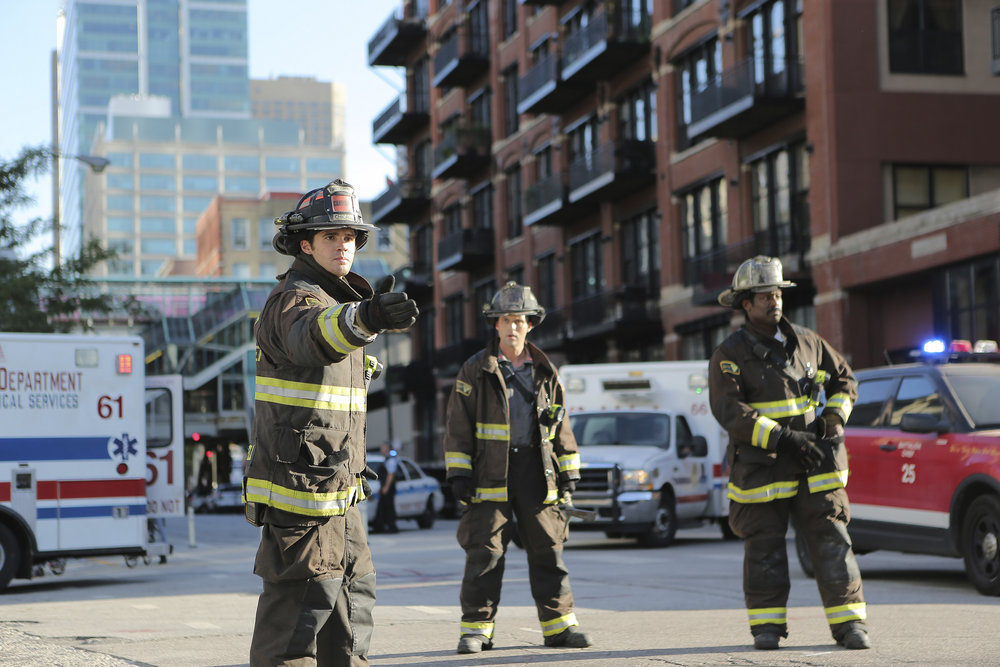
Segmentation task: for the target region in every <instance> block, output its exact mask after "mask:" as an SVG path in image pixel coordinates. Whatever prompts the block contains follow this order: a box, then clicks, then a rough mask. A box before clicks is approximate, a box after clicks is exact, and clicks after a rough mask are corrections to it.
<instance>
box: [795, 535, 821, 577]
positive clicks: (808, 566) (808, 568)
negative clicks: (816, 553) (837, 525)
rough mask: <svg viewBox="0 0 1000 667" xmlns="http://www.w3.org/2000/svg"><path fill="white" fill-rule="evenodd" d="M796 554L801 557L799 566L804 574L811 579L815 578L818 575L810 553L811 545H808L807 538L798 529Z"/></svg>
mask: <svg viewBox="0 0 1000 667" xmlns="http://www.w3.org/2000/svg"><path fill="white" fill-rule="evenodd" d="M795 555H796V556H798V557H799V567H801V568H802V574H804V575H806V576H807V577H809V578H810V579H814V578H815V577H816V568H814V567H813V562H812V557H811V556H810V555H809V547H807V546H806V538H804V537H803V536H802V533H800V532H799V531H797V530H796V531H795Z"/></svg>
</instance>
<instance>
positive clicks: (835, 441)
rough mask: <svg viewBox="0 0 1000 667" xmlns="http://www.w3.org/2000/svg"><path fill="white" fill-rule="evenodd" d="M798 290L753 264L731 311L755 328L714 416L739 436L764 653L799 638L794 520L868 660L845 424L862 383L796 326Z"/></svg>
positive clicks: (747, 557) (768, 263)
mask: <svg viewBox="0 0 1000 667" xmlns="http://www.w3.org/2000/svg"><path fill="white" fill-rule="evenodd" d="M794 286H795V283H793V282H789V281H787V280H783V279H782V271H781V262H780V261H779V260H778V259H775V258H772V257H764V256H757V257H754V258H753V259H749V260H747V261H745V262H744V263H743V264H741V265H740V267H739V268H738V269H737V271H736V274H735V275H734V276H733V283H732V287H731V288H730V289H727V290H726V291H724V292H723V293H722V294H721V295H719V303H720V304H721V305H723V306H726V307H729V308H734V309H736V310H740V311H742V312H743V313H744V314H745V315H746V324H744V326H743V327H742V328H741V329H740V330H739V331H736V332H735V333H733V334H730V336H729V337H728V338H726V339H725V340H724V341H723V342H722V344H720V345H719V346H718V348H716V350H715V352H714V353H713V354H712V359H711V361H710V362H709V391H710V402H711V405H712V414H714V415H715V418H716V419H717V420H718V421H719V423H720V424H721V425H722V427H723V428H725V429H726V430H727V431H728V432H729V447H728V451H727V456H728V458H729V465H730V476H729V500H730V501H731V502H730V504H729V525H730V526H731V527H732V529H733V532H735V533H736V534H737V535H738V536H740V537H742V538H743V545H744V557H743V593H744V597H745V599H746V606H747V612H748V614H749V618H750V632H751V633H752V634H753V638H754V648H757V649H776V648H778V643H779V641H780V639H781V638H782V637H787V636H788V618H787V617H788V610H787V606H786V605H787V603H788V592H789V588H790V584H789V577H788V553H787V548H786V544H785V534H786V533H787V531H788V521H789V517H790V518H791V520H792V522H793V524H794V526H795V530H796V531H797V532H800V533H801V534H802V535H803V536H804V537H805V542H806V545H807V546H808V549H809V555H810V557H811V559H812V562H813V566H814V568H815V572H816V584H817V586H818V587H819V592H820V597H821V598H822V600H823V607H824V611H825V612H826V618H827V621H828V622H829V625H830V632H831V633H832V634H833V638H834V639H835V640H836V641H837V643H838V644H840V645H842V646H844V647H846V648H849V649H866V648H869V646H870V643H869V640H868V632H867V629H866V627H865V618H866V615H867V611H866V606H865V600H864V596H863V595H862V590H861V572H860V570H859V569H858V564H857V562H856V561H855V558H854V551H853V550H852V548H851V539H850V537H849V536H848V534H847V523H848V521H849V519H850V507H849V505H848V500H847V492H846V490H845V488H844V487H845V486H846V484H847V474H848V473H847V451H846V448H845V447H844V424H845V423H846V421H847V418H848V416H849V415H850V414H851V407H852V406H853V404H854V400H855V399H856V398H857V387H858V384H857V381H856V380H855V379H854V375H853V373H852V372H851V369H850V367H849V366H848V364H847V361H846V360H845V359H844V357H843V356H841V355H840V354H839V353H838V352H837V351H836V350H834V349H833V347H831V346H830V344H829V343H828V342H826V341H825V340H824V339H823V338H822V337H820V336H819V335H817V334H816V333H815V332H813V331H811V330H809V329H807V328H805V327H801V326H798V325H795V324H792V323H791V322H789V321H788V320H787V319H786V318H785V317H784V315H783V312H782V289H785V288H788V287H794ZM823 392H825V394H826V406H825V407H824V408H823V411H822V414H821V415H820V416H819V417H818V418H817V417H816V409H817V407H818V406H819V405H820V403H819V397H820V395H821V393H823Z"/></svg>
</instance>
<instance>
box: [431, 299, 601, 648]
mask: <svg viewBox="0 0 1000 667" xmlns="http://www.w3.org/2000/svg"><path fill="white" fill-rule="evenodd" d="M484 311H485V315H486V318H487V320H488V321H489V322H490V323H491V324H492V325H493V327H494V328H495V329H496V331H497V334H498V336H494V337H492V338H491V340H490V342H489V344H488V345H487V347H486V349H484V350H481V351H480V352H478V353H476V354H475V355H473V356H472V357H470V358H469V359H468V360H467V361H466V362H465V363H464V364H463V365H462V368H461V370H460V371H459V373H458V378H457V379H456V380H455V388H454V390H453V391H452V393H451V396H450V398H449V400H448V410H447V416H446V418H445V421H446V426H445V436H444V449H445V461H446V466H447V477H448V481H449V482H450V483H451V487H452V490H453V492H454V495H455V499H456V500H457V501H459V502H460V503H463V504H464V512H463V514H462V517H461V519H460V520H459V523H458V542H459V544H461V545H462V548H463V549H464V550H465V575H464V577H463V579H462V589H461V593H460V601H461V605H462V624H461V637H460V638H459V642H458V653H478V652H480V651H482V650H483V649H489V648H492V647H493V630H494V625H495V623H494V619H495V618H496V613H497V606H498V604H499V601H500V588H501V585H502V583H503V571H504V559H505V554H506V552H507V544H508V541H509V540H510V539H511V536H512V532H513V530H516V531H517V532H518V534H519V537H520V543H521V545H522V546H523V548H524V550H525V552H526V553H527V556H528V578H529V580H530V581H531V593H532V596H533V597H534V599H535V607H536V609H537V611H538V620H539V622H540V623H541V627H542V635H543V637H544V642H545V645H546V646H563V647H570V648H584V647H587V646H590V645H591V641H590V637H588V636H587V634H586V633H584V632H582V631H580V629H579V623H578V622H577V619H576V614H575V613H574V612H573V592H572V590H571V589H570V584H569V571H568V570H567V568H566V565H565V563H564V562H563V557H562V551H563V543H564V542H565V541H566V539H567V537H568V535H569V523H568V518H567V516H566V514H565V512H564V511H563V510H562V509H560V508H559V507H558V505H557V503H558V502H559V501H560V499H562V500H563V502H566V503H568V502H569V501H570V494H572V492H573V490H574V489H575V485H576V480H578V479H580V455H579V453H578V451H577V445H576V439H575V438H574V437H573V431H572V429H571V428H570V426H569V422H568V421H567V420H565V419H564V415H565V410H564V409H563V387H562V384H561V383H560V382H559V376H558V374H557V372H556V369H555V366H553V365H552V362H551V361H550V360H549V358H548V357H547V356H546V355H545V353H544V352H542V351H541V350H540V349H539V348H537V347H536V346H535V345H532V344H531V343H528V342H527V335H528V332H529V331H531V329H532V328H533V327H535V326H537V325H538V324H539V323H540V322H541V321H542V318H544V317H545V310H544V309H543V308H542V307H541V306H539V305H538V301H537V299H535V295H534V294H533V293H532V291H531V288H530V287H527V286H522V285H518V284H517V283H514V282H508V283H507V284H506V285H504V286H503V287H502V288H501V289H500V291H498V292H497V293H496V295H495V296H494V297H493V300H492V301H491V302H490V304H489V305H487V306H486V307H485V309H484ZM512 522H516V529H512V527H511V523H512Z"/></svg>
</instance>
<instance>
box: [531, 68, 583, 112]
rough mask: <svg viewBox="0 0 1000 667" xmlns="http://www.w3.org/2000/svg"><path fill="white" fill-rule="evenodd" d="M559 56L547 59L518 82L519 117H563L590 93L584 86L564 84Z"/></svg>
mask: <svg viewBox="0 0 1000 667" xmlns="http://www.w3.org/2000/svg"><path fill="white" fill-rule="evenodd" d="M561 72H562V70H561V69H560V67H559V56H557V55H556V54H554V53H550V54H548V55H546V56H545V57H544V58H542V59H541V60H539V61H538V62H537V63H535V65H534V66H533V67H532V68H531V69H530V70H528V71H527V72H526V73H525V74H524V76H522V77H520V78H519V79H518V81H517V113H519V114H521V113H533V114H540V113H559V112H561V111H565V110H566V109H568V108H569V107H570V105H572V104H573V103H574V102H576V101H577V100H579V99H580V98H581V97H583V95H584V94H585V93H586V88H585V87H584V86H581V85H577V84H571V83H566V82H565V81H563V80H562V74H561Z"/></svg>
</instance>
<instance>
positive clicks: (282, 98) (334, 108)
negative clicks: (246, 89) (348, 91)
mask: <svg viewBox="0 0 1000 667" xmlns="http://www.w3.org/2000/svg"><path fill="white" fill-rule="evenodd" d="M345 99H346V96H345V91H344V85H343V84H341V83H336V82H334V83H330V82H326V81H317V80H316V78H315V77H304V76H279V77H278V78H276V79H251V80H250V112H251V114H252V115H253V117H254V118H270V119H271V120H291V121H295V122H296V123H298V124H299V127H301V128H302V130H303V132H304V133H305V142H306V143H307V144H310V145H315V146H329V147H335V148H342V147H343V146H344V140H345V139H344V128H345V123H346V118H345V109H344V106H345Z"/></svg>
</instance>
